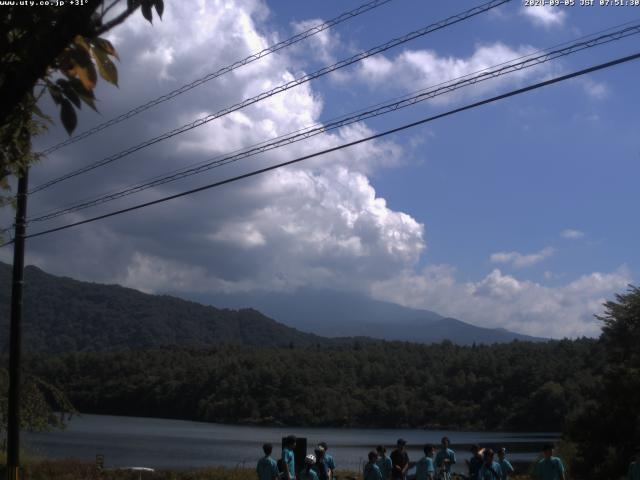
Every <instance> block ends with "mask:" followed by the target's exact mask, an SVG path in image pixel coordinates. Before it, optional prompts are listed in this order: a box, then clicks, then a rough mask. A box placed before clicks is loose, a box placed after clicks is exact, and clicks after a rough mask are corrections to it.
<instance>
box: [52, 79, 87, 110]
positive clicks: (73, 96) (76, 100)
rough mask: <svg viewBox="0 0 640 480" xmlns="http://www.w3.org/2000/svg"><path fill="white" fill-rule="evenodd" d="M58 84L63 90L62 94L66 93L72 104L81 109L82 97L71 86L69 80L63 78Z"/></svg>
mask: <svg viewBox="0 0 640 480" xmlns="http://www.w3.org/2000/svg"><path fill="white" fill-rule="evenodd" d="M56 83H57V84H58V85H59V86H60V88H61V89H62V93H64V95H65V97H67V98H68V99H69V100H71V102H72V103H73V104H74V105H75V106H76V108H80V106H81V105H82V104H81V103H80V97H79V96H78V94H77V93H76V91H75V90H74V89H73V87H72V86H71V83H70V82H69V81H68V80H64V79H62V78H61V79H59V80H57V81H56Z"/></svg>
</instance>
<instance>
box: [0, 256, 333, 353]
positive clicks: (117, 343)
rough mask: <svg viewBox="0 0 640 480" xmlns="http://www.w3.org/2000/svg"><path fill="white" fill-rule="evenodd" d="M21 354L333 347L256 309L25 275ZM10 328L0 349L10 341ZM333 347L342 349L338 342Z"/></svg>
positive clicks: (5, 278)
mask: <svg viewBox="0 0 640 480" xmlns="http://www.w3.org/2000/svg"><path fill="white" fill-rule="evenodd" d="M25 280H26V282H25V299H24V327H23V332H24V343H23V345H24V347H23V348H24V349H25V351H26V352H46V353H63V352H77V351H104V350H126V349H139V348H150V347H158V346H161V345H185V346H211V345H218V344H231V345H234V344H235V345H261V346H278V345H289V344H290V343H294V344H295V345H315V344H316V343H330V340H329V339H325V338H323V337H320V336H317V335H313V334H310V333H304V332H301V331H299V330H296V329H294V328H291V327H287V326H286V325H283V324H281V323H278V322H276V321H275V320H272V319H271V318H269V317H266V316H265V315H263V314H262V313H260V312H258V311H256V310H253V309H240V310H227V309H218V308H214V307H210V306H205V305H200V304H198V303H195V302H189V301H187V300H182V299H180V298H176V297H172V296H169V295H148V294H145V293H142V292H139V291H137V290H133V289H131V288H124V287H121V286H119V285H102V284H99V283H89V282H80V281H78V280H73V279H71V278H66V277H56V276H53V275H49V274H47V273H45V272H43V271H42V270H40V269H39V268H36V267H31V266H30V267H27V268H26V269H25ZM10 285H11V268H10V267H9V265H7V264H4V263H0V314H1V315H2V317H3V318H9V306H10V294H11V288H10ZM8 327H9V325H8V322H2V325H1V327H0V345H2V346H6V344H7V341H8ZM334 342H337V343H340V340H335V341H334Z"/></svg>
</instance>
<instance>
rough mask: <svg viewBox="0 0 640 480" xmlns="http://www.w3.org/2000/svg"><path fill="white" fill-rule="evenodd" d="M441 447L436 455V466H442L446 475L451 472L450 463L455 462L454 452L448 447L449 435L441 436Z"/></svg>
mask: <svg viewBox="0 0 640 480" xmlns="http://www.w3.org/2000/svg"><path fill="white" fill-rule="evenodd" d="M440 444H441V447H440V450H438V454H437V455H436V467H438V468H444V471H445V472H447V475H450V474H451V465H453V464H455V463H456V452H454V451H453V450H451V449H450V448H449V444H450V442H449V437H442V440H441V441H440Z"/></svg>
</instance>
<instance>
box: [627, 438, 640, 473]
mask: <svg viewBox="0 0 640 480" xmlns="http://www.w3.org/2000/svg"><path fill="white" fill-rule="evenodd" d="M627 476H628V477H629V478H628V480H640V446H638V447H636V457H635V461H634V462H631V465H629V473H628V475H627Z"/></svg>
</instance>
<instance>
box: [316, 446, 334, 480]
mask: <svg viewBox="0 0 640 480" xmlns="http://www.w3.org/2000/svg"><path fill="white" fill-rule="evenodd" d="M318 445H320V446H321V447H322V448H324V459H325V461H326V462H327V466H328V467H329V470H330V472H331V473H330V474H329V480H331V478H332V477H333V476H334V472H335V469H336V463H335V462H334V461H333V456H331V455H330V454H329V452H328V451H327V450H329V446H328V445H327V442H320V443H319V444H318Z"/></svg>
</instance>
